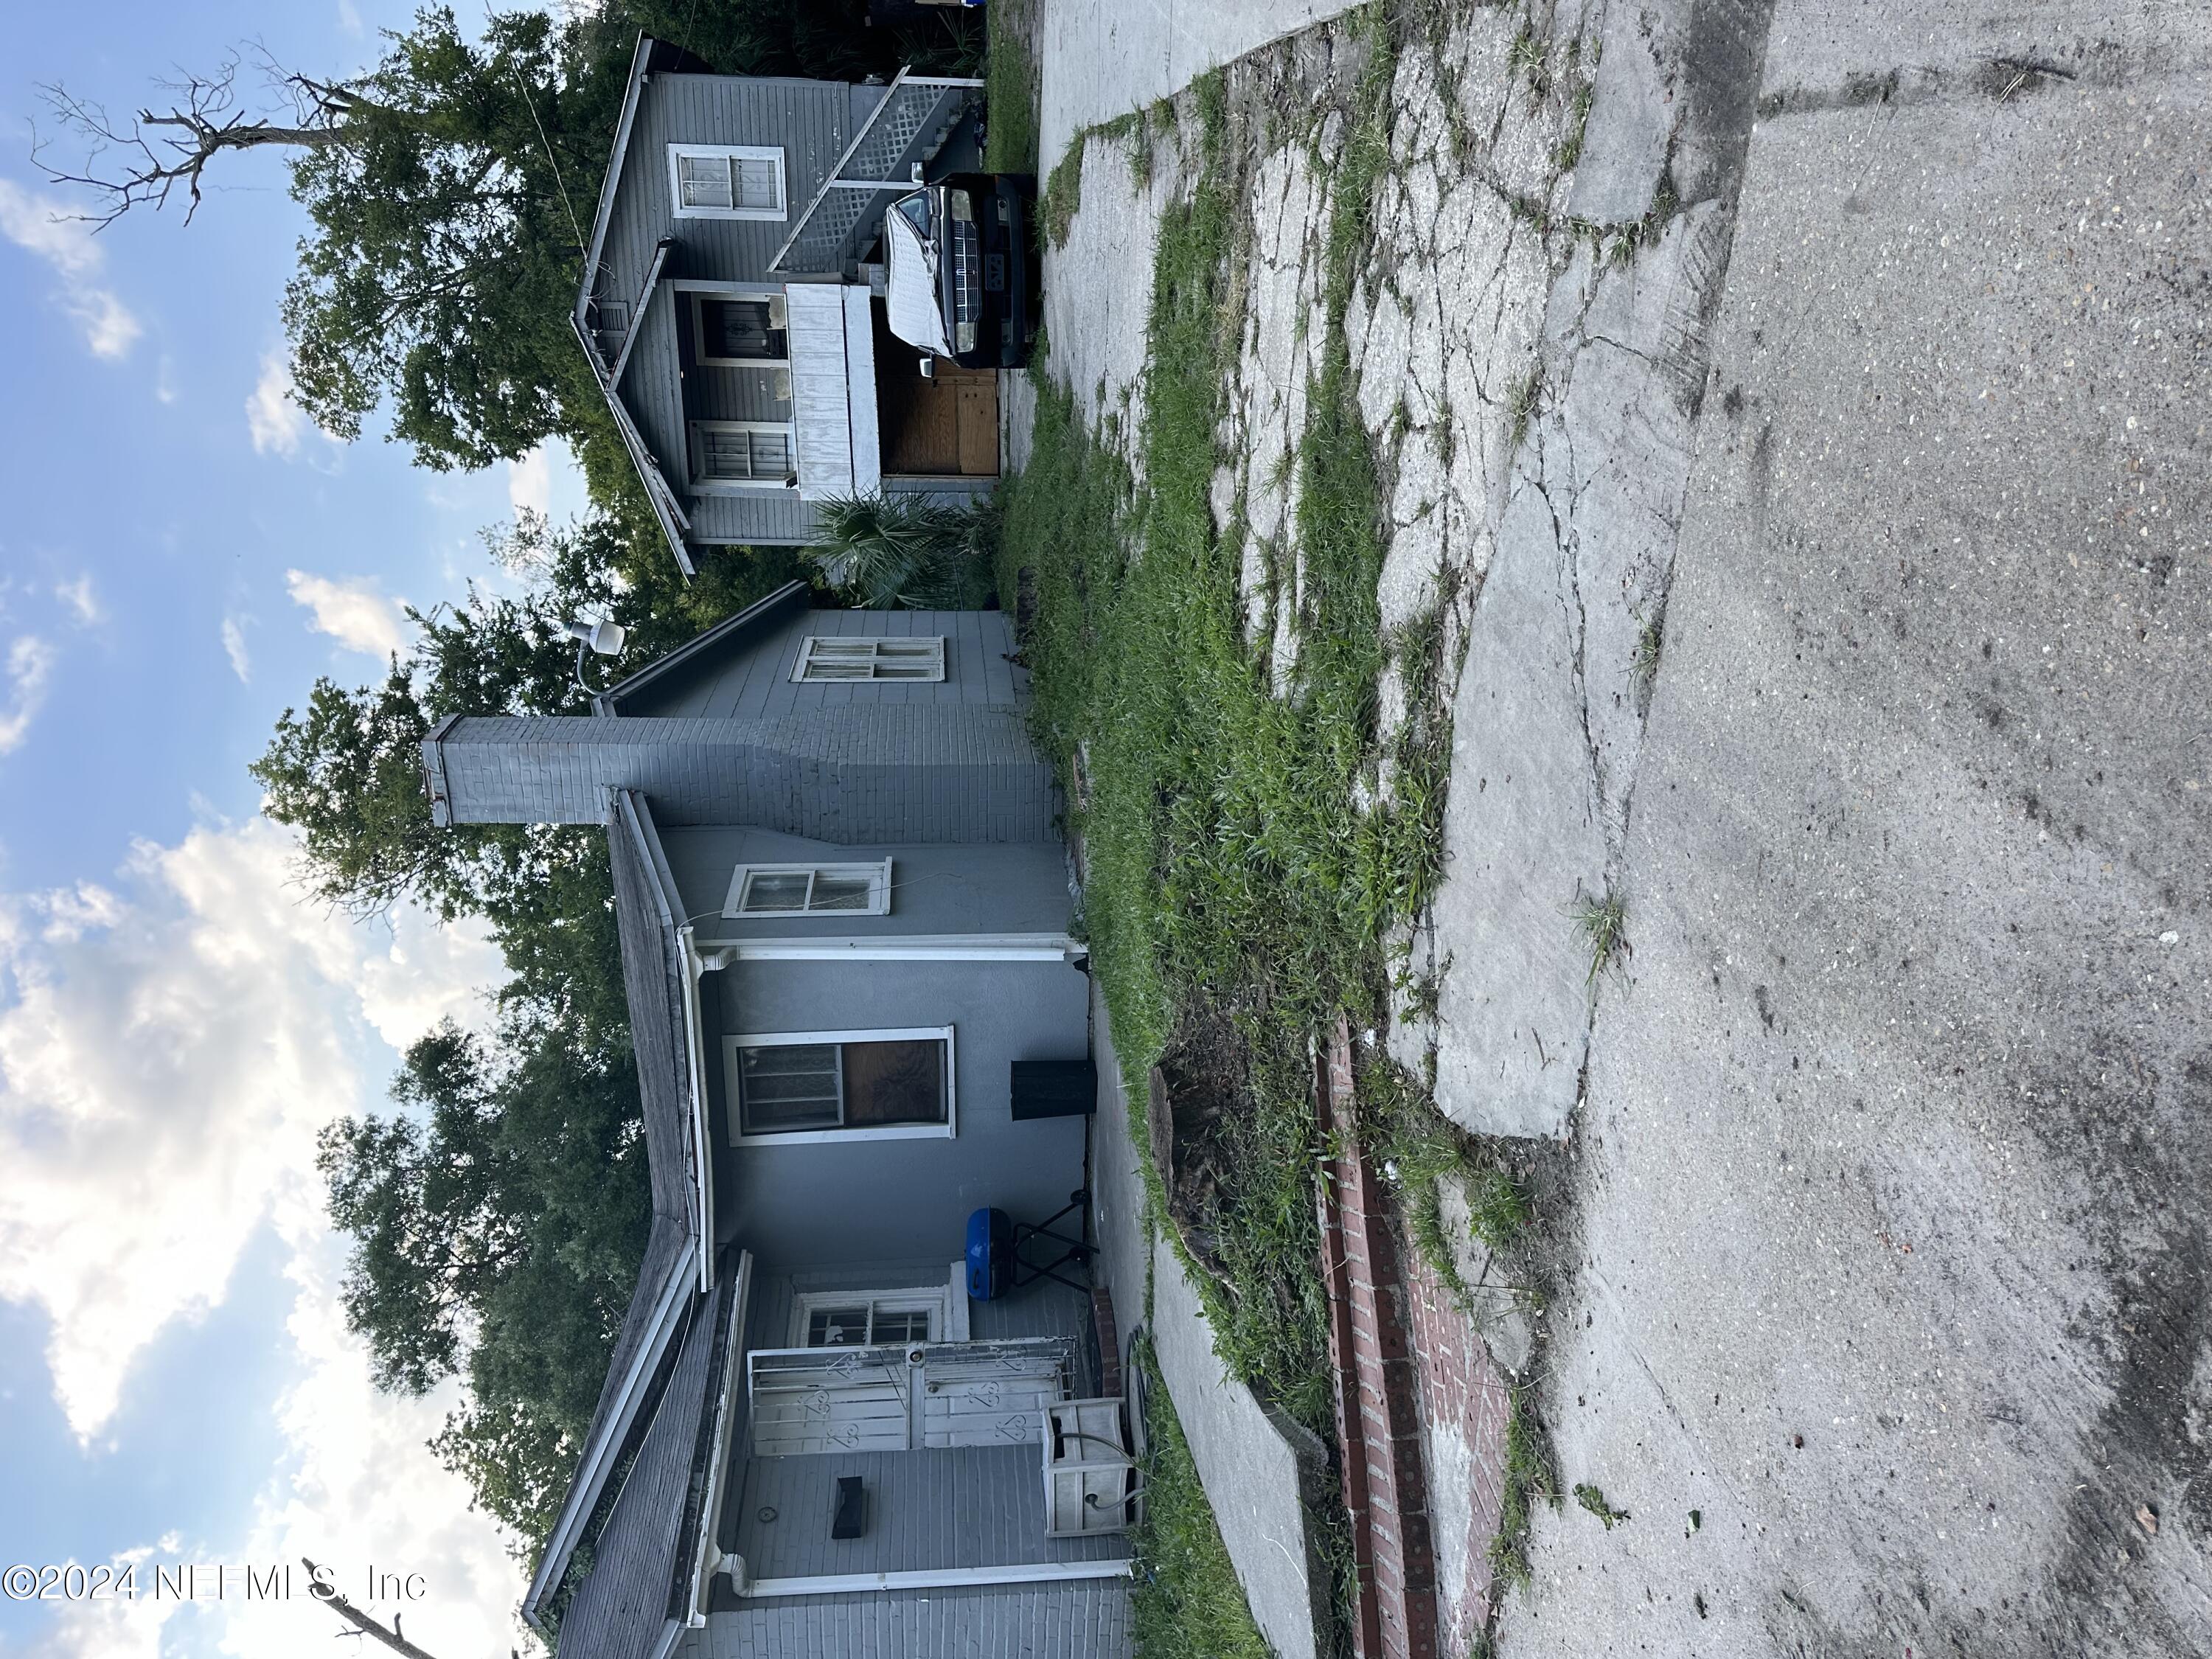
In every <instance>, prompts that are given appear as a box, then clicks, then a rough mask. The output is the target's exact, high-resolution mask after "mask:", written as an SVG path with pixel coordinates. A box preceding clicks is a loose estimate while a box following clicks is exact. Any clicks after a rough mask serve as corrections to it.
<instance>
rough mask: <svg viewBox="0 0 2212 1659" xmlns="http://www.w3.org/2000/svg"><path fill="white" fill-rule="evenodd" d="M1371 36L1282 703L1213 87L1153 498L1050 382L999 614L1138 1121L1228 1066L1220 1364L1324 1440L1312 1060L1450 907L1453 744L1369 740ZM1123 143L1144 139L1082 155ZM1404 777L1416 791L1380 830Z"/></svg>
mask: <svg viewBox="0 0 2212 1659" xmlns="http://www.w3.org/2000/svg"><path fill="white" fill-rule="evenodd" d="M1364 23H1365V26H1366V27H1370V29H1372V30H1374V31H1375V33H1374V34H1373V36H1372V40H1373V50H1372V58H1373V62H1372V63H1371V64H1370V69H1369V70H1368V73H1367V77H1366V80H1365V81H1364V83H1363V87H1362V90H1361V98H1362V103H1361V106H1360V108H1361V110H1362V112H1363V113H1362V114H1361V116H1360V117H1359V118H1358V119H1356V120H1355V121H1354V122H1353V123H1352V131H1351V132H1350V133H1349V135H1348V137H1347V140H1346V152H1345V155H1343V156H1342V157H1341V158H1340V162H1339V165H1338V167H1337V169H1336V187H1337V210H1336V212H1335V214H1334V217H1333V220H1332V223H1331V226H1330V243H1329V263H1328V295H1327V298H1328V325H1329V335H1328V343H1327V350H1326V354H1325V358H1324V362H1325V368H1324V370H1323V373H1322V376H1321V378H1320V381H1319V384H1318V385H1317V386H1316V388H1315V390H1314V395H1313V397H1312V398H1311V399H1310V405H1311V407H1312V409H1313V410H1314V415H1313V420H1312V423H1311V425H1310V428H1309V430H1308V432H1307V433H1306V434H1305V435H1304V443H1303V444H1302V446H1301V447H1300V450H1299V454H1298V459H1297V465H1298V467H1299V468H1300V470H1301V474H1302V484H1303V499H1302V501H1301V505H1300V510H1299V520H1298V528H1299V535H1300V539H1301V544H1302V547H1303V549H1304V554H1305V560H1306V581H1305V584H1304V605H1303V610H1302V614H1301V615H1300V616H1299V617H1298V618H1297V626H1298V629H1299V635H1300V638H1301V640H1302V641H1303V645H1302V649H1301V651H1300V653H1299V658H1298V661H1297V674H1296V685H1295V687H1294V688H1293V690H1292V693H1291V695H1290V696H1276V695H1274V693H1273V688H1272V687H1271V685H1270V683H1269V679H1268V674H1267V662H1266V660H1265V653H1264V651H1262V650H1256V649H1255V648H1253V647H1250V646H1248V645H1247V643H1246V642H1245V641H1244V639H1243V632H1242V627H1243V621H1242V618H1243V611H1242V605H1241V601H1240V596H1239V593H1238V588H1237V579H1238V572H1239V568H1240V565H1241V562H1242V550H1243V526H1242V523H1241V520H1232V522H1231V523H1230V524H1229V525H1227V526H1216V525H1215V523H1214V520H1213V513H1212V494H1211V488H1212V476H1213V471H1214V467H1215V465H1216V460H1217V456H1216V450H1215V434H1216V430H1217V427H1218V421H1219V417H1220V414H1221V409H1222V398H1223V396H1224V389H1225V386H1226V384H1227V383H1228V381H1229V380H1230V378H1231V373H1232V371H1233V367H1234V363H1235V351H1236V345H1237V329H1238V326H1239V323H1240V320H1241V319H1240V316H1239V313H1238V306H1237V300H1238V294H1237V290H1236V289H1234V288H1233V286H1232V283H1231V267H1232V264H1233V263H1234V261H1233V258H1232V255H1233V254H1234V252H1235V246H1234V242H1235V238H1236V236H1237V232H1238V229H1239V226H1240V224H1241V214H1240V211H1239V204H1238V203H1237V200H1236V199H1235V198H1234V197H1233V195H1232V191H1234V190H1235V189H1236V188H1237V185H1238V181H1237V180H1236V179H1232V178H1231V176H1230V173H1231V169H1232V158H1231V155H1230V154H1229V144H1230V124H1231V113H1230V110H1229V105H1228V94H1227V88H1226V85H1225V82H1224V81H1223V79H1222V77H1221V76H1219V75H1218V74H1216V75H1213V76H1207V77H1206V78H1205V79H1203V80H1201V81H1200V82H1199V83H1198V84H1197V85H1196V86H1195V87H1194V88H1193V90H1192V93H1191V94H1190V98H1189V101H1188V104H1187V105H1186V106H1185V108H1184V111H1183V112H1182V114H1183V118H1184V119H1186V120H1187V119H1188V118H1190V116H1191V115H1192V114H1194V115H1195V118H1196V125H1197V135H1196V136H1197V151H1198V155H1197V160H1198V164H1199V165H1198V173H1197V178H1196V180H1195V183H1194V188H1193V189H1192V191H1191V192H1190V194H1189V195H1188V197H1187V198H1185V199H1183V200H1182V201H1180V202H1178V203H1176V204H1174V205H1173V206H1171V207H1170V209H1169V210H1168V212H1167V214H1166V216H1165V217H1164V221H1163V223H1162V227H1161V234H1160V240H1159V244H1158V257H1157V262H1156V264H1155V268H1154V274H1153V290H1152V318H1151V354H1150V367H1149V369H1148V372H1147V380H1146V400H1145V410H1146V417H1145V425H1144V429H1143V431H1142V432H1141V433H1140V434H1139V435H1138V439H1137V446H1138V450H1139V454H1140V455H1141V457H1142V461H1143V468H1142V471H1143V475H1144V477H1145V480H1146V483H1145V487H1144V489H1142V491H1141V492H1139V491H1136V490H1134V489H1133V488H1132V485H1131V483H1130V479H1129V477H1128V474H1127V470H1126V469H1125V468H1123V467H1122V466H1121V465H1120V464H1119V463H1118V462H1117V461H1116V460H1115V458H1114V457H1113V456H1112V455H1111V454H1110V453H1109V452H1108V451H1106V450H1105V449H1104V448H1103V447H1102V446H1100V445H1099V444H1097V442H1096V441H1093V440H1092V438H1091V436H1090V435H1088V434H1087V433H1086V432H1085V430H1084V428H1083V423H1082V422H1081V420H1080V419H1079V417H1078V416H1077V415H1076V412H1075V411H1074V410H1073V407H1072V405H1071V404H1070V400H1069V399H1068V398H1067V396H1066V394H1065V393H1064V392H1060V391H1059V390H1057V389H1056V388H1055V387H1054V386H1052V385H1051V384H1050V383H1049V382H1048V381H1047V380H1044V379H1043V377H1040V382H1041V384H1040V392H1039V398H1038V414H1037V421H1036V428H1035V433H1034V441H1033V451H1032V455H1033V459H1032V460H1031V462H1030V466H1029V468H1028V470H1027V471H1025V472H1024V474H1023V475H1022V476H1020V477H1018V478H1016V479H1014V480H1012V481H1011V482H1010V483H1009V484H1008V486H1007V489H1006V521H1005V522H1006V531H1005V546H1004V550H1003V551H1002V554H1001V560H1002V572H1001V592H1013V591H1016V589H1015V588H1014V587H1013V586H1010V582H1009V579H1010V578H1012V577H1015V576H1018V572H1019V571H1020V570H1021V569H1023V568H1027V569H1029V570H1030V571H1032V572H1033V574H1034V592H1035V596H1036V621H1035V623H1034V625H1033V627H1032V629H1031V630H1030V635H1029V637H1028V638H1027V639H1026V641H1025V642H1024V645H1025V650H1026V653H1027V654H1028V658H1029V661H1030V665H1031V667H1032V669H1033V670H1034V671H1035V686H1036V702H1035V711H1034V718H1035V722H1036V729H1037V731H1038V733H1039V735H1040V737H1041V738H1042V739H1043V740H1044V741H1045V742H1046V743H1047V744H1048V745H1049V746H1050V747H1051V748H1052V749H1053V750H1054V751H1055V752H1056V753H1057V754H1058V755H1059V756H1060V757H1061V758H1062V760H1063V763H1064V764H1065V766H1066V769H1067V772H1068V775H1069V776H1070V780H1071V788H1070V791H1069V793H1070V798H1071V805H1072V811H1073V817H1074V820H1075V827H1076V829H1078V830H1079V833H1080V834H1081V836H1082V837H1083V840H1084V843H1085V857H1086V863H1087V874H1088V881H1087V884H1086V890H1085V924H1086V926H1087V927H1088V929H1089V932H1090V935H1091V953H1092V954H1091V960H1092V964H1093V968H1094V971H1095V972H1096V973H1097V976H1098V980H1099V984H1100V987H1101V989H1102V991H1103V994H1104V997H1105V1000H1106V1002H1107V1006H1108V1008H1109V1012H1110V1014H1111V1017H1112V1018H1113V1022H1114V1029H1115V1040H1116V1043H1117V1046H1118V1048H1119V1049H1120V1052H1121V1056H1122V1059H1123V1063H1124V1065H1125V1067H1126V1070H1127V1077H1126V1079H1125V1080H1126V1082H1127V1085H1128V1091H1129V1095H1130V1098H1131V1100H1132V1102H1133V1103H1138V1109H1139V1110H1141V1103H1142V1102H1143V1101H1144V1100H1145V1098H1146V1076H1147V1073H1149V1070H1150V1068H1151V1067H1152V1065H1153V1064H1154V1063H1156V1062H1158V1061H1159V1060H1162V1059H1163V1057H1166V1058H1168V1059H1169V1060H1170V1065H1171V1066H1173V1064H1174V1063H1175V1061H1176V1059H1177V1057H1178V1055H1181V1056H1183V1057H1185V1058H1189V1059H1193V1060H1199V1061H1201V1062H1202V1061H1204V1060H1206V1058H1207V1057H1209V1056H1211V1055H1214V1054H1220V1053H1224V1052H1229V1051H1233V1054H1234V1060H1233V1062H1232V1063H1231V1066H1230V1067H1229V1070H1230V1073H1231V1084H1230V1085H1229V1086H1231V1088H1232V1090H1233V1093H1234V1096H1235V1097H1234V1098H1233V1099H1230V1100H1226V1101H1225V1102H1224V1109H1222V1110H1221V1111H1220V1112H1219V1113H1218V1115H1217V1116H1216V1118H1215V1120H1214V1123H1215V1127H1214V1130H1213V1133H1214V1134H1215V1137H1216V1140H1215V1144H1214V1145H1213V1146H1212V1148H1211V1154H1212V1159H1213V1162H1214V1163H1215V1164H1216V1167H1217V1168H1218V1169H1219V1170H1222V1171H1224V1172H1226V1173H1227V1174H1228V1175H1229V1176H1230V1177H1231V1178H1230V1179H1225V1181H1224V1182H1222V1186H1221V1191H1220V1194H1219V1196H1218V1211H1217V1212H1216V1213H1215V1214H1213V1215H1212V1216H1210V1217H1209V1218H1207V1220H1208V1225H1207V1226H1206V1234H1207V1248H1206V1255H1207V1257H1208V1261H1207V1264H1206V1265H1208V1266H1209V1267H1213V1268H1215V1269H1217V1270H1218V1272H1200V1273H1197V1274H1196V1275H1195V1279H1196V1282H1197V1283H1198V1285H1199V1286H1200V1292H1201V1294H1202V1295H1204V1296H1205V1297H1206V1302H1207V1313H1208V1316H1209V1317H1210V1318H1211V1320H1212V1323H1213V1328H1214V1331H1215V1334H1216V1339H1217V1343H1218V1347H1219V1350H1220V1352H1221V1354H1222V1357H1223V1358H1224V1360H1225V1362H1226V1363H1227V1364H1229V1365H1230V1366H1231V1369H1232V1370H1235V1371H1236V1372H1237V1374H1238V1375H1239V1376H1243V1377H1245V1378H1246V1379H1248V1380H1249V1381H1251V1382H1253V1383H1256V1384H1258V1385H1259V1386H1260V1387H1261V1388H1262V1389H1264V1390H1266V1391H1267V1393H1268V1394H1270V1395H1272V1396H1273V1397H1274V1398H1275V1399H1276V1400H1277V1401H1279V1402H1280V1403H1281V1404H1282V1405H1283V1406H1284V1407H1285V1408H1286V1409H1287V1410H1289V1411H1290V1412H1291V1413H1292V1414H1293V1415H1294V1416H1296V1417H1297V1419H1300V1420H1301V1421H1303V1422H1304V1423H1306V1424H1308V1425H1310V1426H1312V1427H1314V1428H1316V1430H1320V1431H1323V1432H1326V1431H1328V1427H1329V1424H1330V1419H1331V1415H1332V1412H1331V1405H1330V1398H1329V1384H1328V1368H1327V1365H1326V1363H1325V1354H1326V1333H1327V1318H1326V1303H1325V1300H1324V1297H1323V1295H1322V1286H1321V1282H1320V1275H1319V1271H1318V1256H1319V1249H1320V1240H1319V1236H1318V1232H1317V1230H1316V1223H1315V1219H1314V1210H1313V1189H1312V1175H1313V1168H1314V1163H1315V1159H1316V1156H1317V1154H1318V1152H1320V1150H1321V1148H1320V1142H1319V1134H1318V1128H1317V1125H1316V1122H1315V1120H1314V1115H1313V1109H1312V1098H1311V1090H1312V1072H1311V1065H1310V1058H1309V1054H1308V1048H1307V1043H1308V1041H1309V1038H1310V1035H1311V1034H1312V1033H1313V1032H1314V1031H1315V1030H1318V1029H1319V1028H1320V1027H1321V1026H1322V1024H1324V1023H1325V1021H1327V1020H1328V1018H1331V1017H1333V1016H1334V1012H1336V1011H1337V1010H1338V1009H1340V1008H1343V1009H1349V1010H1350V1011H1352V1015H1353V1018H1355V1019H1356V1020H1358V1021H1359V1022H1361V1023H1363V1024H1364V1023H1369V1022H1370V1021H1371V1020H1372V1019H1373V1018H1376V1016H1377V1015H1378V1014H1379V1012H1380V1010H1381V1009H1382V1007H1383V984H1384V981H1385V975H1384V972H1383V951H1382V939H1383V933H1384V931H1385V930H1386V928H1387V927H1389V925H1390V924H1391V923H1392V922H1393V921H1395V920H1396V919H1398V918H1400V917H1401V916H1404V915H1407V914H1409V913H1410V911H1411V910H1412V909H1413V908H1414V907H1415V906H1416V905H1417V904H1418V903H1419V902H1420V900H1421V899H1422V898H1423V897H1425V894H1426V892H1427V891H1428V890H1429V889H1430V888H1431V886H1432V884H1433V882H1434V878H1435V873H1436V870H1435V860H1436V856H1437V854H1436V851H1435V836H1434V828H1435V821H1436V817H1437V812H1438V811H1440V810H1441V798H1442V787H1441V785H1442V779H1443V761H1442V758H1441V745H1437V744H1431V745H1429V747H1430V748H1431V749H1435V750H1437V754H1436V755H1434V756H1428V755H1426V754H1425V753H1417V752H1414V750H1413V748H1412V747H1409V746H1408V745H1407V744H1404V743H1402V742H1401V743H1400V744H1398V750H1397V751H1394V752H1393V753H1391V754H1389V755H1386V754H1385V752H1384V749H1385V744H1384V743H1383V739H1382V738H1381V737H1380V736H1379V734H1378V732H1377V726H1376V681H1377V678H1378V676H1379V675H1380V673H1381V671H1382V670H1383V664H1384V659H1385V651H1386V648H1387V647H1386V641H1384V640H1383V636H1382V629H1381V626H1380V614H1379V611H1378V609H1377V605H1376V580H1377V577H1378V575H1379V573H1380V570H1381V565H1382V554H1383V547H1382V541H1381V537H1380V534H1379V530H1378V524H1377V515H1376V477H1375V470H1374V462H1373V458H1372V454H1371V451H1370V446H1369V443H1368V441H1367V438H1366V435H1365V433H1364V430H1363V429H1362V428H1361V427H1360V425H1359V421H1358V411H1357V409H1356V407H1355V406H1354V404H1353V401H1352V383H1351V375H1350V371H1349V368H1348V365H1347V362H1346V354H1345V349H1344V343H1343V328H1342V319H1343V311H1344V306H1345V303H1346V301H1347V300H1348V299H1349V296H1350V292H1351V283H1352V272H1353V270H1354V269H1355V267H1356V261H1357V258H1358V252H1359V250H1360V248H1361V247H1362V246H1364V239H1365V237H1366V235H1367V217H1368V215H1369V213H1370V210H1371V201H1372V197H1373V193H1374V187H1375V185H1376V181H1377V180H1378V179H1380V177H1381V175H1382V172H1383V167H1385V165H1386V164H1387V161H1388V155H1389V151H1388V143H1387V138H1388V130H1387V125H1386V122H1387V118H1388V109H1387V101H1386V99H1385V97H1384V94H1387V90H1388V88H1389V46H1388V42H1387V40H1385V39H1384V38H1383V34H1382V33H1381V25H1380V18H1379V15H1377V14H1373V13H1370V15H1369V16H1368V18H1367V19H1365V20H1364ZM1130 120H1131V122H1132V123H1133V122H1134V120H1135V118H1130ZM1146 125H1152V123H1151V122H1150V121H1147V122H1146ZM1102 136H1109V137H1127V135H1126V134H1122V133H1121V132H1119V131H1117V130H1109V129H1102V130H1100V131H1094V132H1092V133H1091V135H1089V137H1091V139H1097V138H1098V137H1102ZM1070 155H1071V158H1072V159H1071V160H1070V161H1066V162H1063V164H1062V167H1060V168H1059V169H1055V173H1054V179H1053V181H1052V183H1051V185H1049V186H1048V190H1047V192H1046V193H1047V197H1048V201H1049V203H1050V204H1051V207H1050V211H1049V212H1048V225H1050V224H1053V223H1055V222H1057V223H1058V224H1059V225H1060V227H1061V232H1060V234H1064V227H1065V224H1066V219H1067V218H1068V217H1072V215H1073V210H1074V208H1075V206H1076V204H1077V195H1076V189H1077V187H1076V186H1075V185H1074V184H1073V179H1074V178H1075V176H1076V170H1077V169H1079V166H1080V161H1079V152H1078V151H1076V150H1074V149H1071V152H1070ZM1386 760H1390V761H1394V762H1395V766H1394V768H1393V775H1394V779H1395V781H1396V782H1397V784H1398V785H1399V786H1400V787H1395V788H1394V789H1393V790H1392V791H1391V792H1389V794H1388V796H1387V798H1383V799H1380V801H1379V804H1377V797H1378V793H1380V792H1379V790H1378V787H1377V784H1378V778H1379V776H1380V775H1381V771H1382V768H1383V763H1384V762H1385V761H1386ZM1407 781H1410V784H1411V788H1410V789H1408V788H1407V787H1405V786H1406V784H1407ZM1080 791H1087V799H1083V798H1081V795H1080V793H1079V792H1080ZM1409 799H1410V802H1411V804H1410V805H1409V804H1408V802H1409ZM1139 1127H1141V1126H1139ZM1152 1175H1153V1179H1154V1180H1155V1182H1157V1174H1156V1172H1152ZM1162 1196H1163V1195H1162V1194H1161V1191H1160V1189H1159V1188H1158V1185H1157V1184H1155V1187H1154V1198H1155V1200H1156V1202H1158V1201H1160V1200H1161V1199H1162ZM1170 1233H1171V1236H1176V1235H1175V1233H1174V1230H1172V1229H1171V1230H1170Z"/></svg>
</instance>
